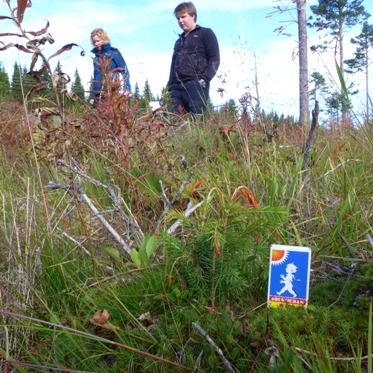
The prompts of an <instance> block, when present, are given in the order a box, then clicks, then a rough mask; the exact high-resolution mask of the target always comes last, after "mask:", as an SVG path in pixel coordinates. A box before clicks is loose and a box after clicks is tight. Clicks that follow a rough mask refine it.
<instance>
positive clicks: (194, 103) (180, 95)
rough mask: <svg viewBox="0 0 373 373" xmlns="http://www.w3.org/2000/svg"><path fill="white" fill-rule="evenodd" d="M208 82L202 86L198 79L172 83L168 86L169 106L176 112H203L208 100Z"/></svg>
mask: <svg viewBox="0 0 373 373" xmlns="http://www.w3.org/2000/svg"><path fill="white" fill-rule="evenodd" d="M209 90H210V83H207V84H206V88H203V87H202V86H201V84H200V83H199V82H198V80H190V81H189V82H186V83H182V82H180V83H177V84H173V85H172V86H171V87H170V94H171V100H172V102H171V108H170V110H171V111H172V112H173V113H176V114H183V113H185V112H190V113H192V114H204V113H205V112H206V107H207V104H208V102H209Z"/></svg>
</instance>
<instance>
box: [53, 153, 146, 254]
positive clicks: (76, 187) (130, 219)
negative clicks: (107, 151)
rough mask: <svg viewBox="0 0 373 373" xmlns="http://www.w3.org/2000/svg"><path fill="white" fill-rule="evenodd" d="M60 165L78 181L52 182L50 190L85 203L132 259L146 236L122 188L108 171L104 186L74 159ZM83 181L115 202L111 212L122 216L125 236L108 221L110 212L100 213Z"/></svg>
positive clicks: (60, 162) (59, 162)
mask: <svg viewBox="0 0 373 373" xmlns="http://www.w3.org/2000/svg"><path fill="white" fill-rule="evenodd" d="M58 164H60V165H62V166H64V167H66V168H68V169H69V170H70V171H71V172H72V173H73V174H75V175H76V176H77V180H76V181H74V182H73V183H71V184H62V183H55V182H52V181H50V182H49V183H48V185H47V188H49V189H63V190H65V191H66V192H67V193H68V194H69V195H70V196H71V197H73V198H76V199H77V200H78V202H80V203H82V202H84V203H85V204H86V205H87V206H88V207H89V208H90V210H91V211H92V213H93V215H94V216H95V217H97V219H98V220H99V221H100V222H101V224H102V225H103V226H104V227H105V228H106V229H107V230H108V231H109V232H110V234H111V235H112V236H113V237H114V238H115V240H116V241H117V242H118V243H119V244H120V247H121V249H122V250H123V252H124V254H125V255H126V256H127V257H128V258H130V252H131V249H132V247H134V241H135V242H137V243H140V242H142V241H143V239H144V234H143V232H142V230H141V228H140V226H139V224H138V223H137V221H136V219H135V218H134V216H133V215H132V213H131V211H130V209H129V208H128V206H127V205H126V204H125V203H124V201H123V200H122V198H121V190H120V188H119V187H118V186H117V185H115V184H114V183H113V181H112V176H111V174H110V172H109V171H108V170H106V172H107V175H108V177H109V180H110V181H109V183H108V184H107V185H106V184H103V183H101V182H99V181H97V180H95V179H93V178H91V177H90V176H88V175H87V174H86V173H85V172H84V171H83V170H82V169H81V168H80V166H79V165H78V163H77V162H76V161H75V160H74V159H72V161H71V164H67V163H66V162H64V161H62V160H59V161H58ZM81 179H85V180H86V181H88V182H89V183H91V184H93V185H95V186H97V187H100V188H102V189H104V190H106V191H107V192H108V194H109V196H110V198H111V200H112V201H113V204H114V206H113V208H112V209H110V212H117V213H118V214H119V215H120V218H121V220H122V221H123V222H124V224H125V232H124V235H125V237H123V235H120V234H119V233H118V232H117V231H116V230H115V229H114V227H113V226H112V225H111V224H110V223H109V222H108V221H107V220H106V218H105V217H104V215H105V214H106V213H108V212H109V210H106V211H99V210H98V209H97V208H96V206H95V205H94V203H93V202H92V200H91V199H90V198H89V197H88V196H87V194H86V193H85V191H84V188H83V185H82V182H81ZM122 206H124V207H125V209H126V211H124V209H123V207H122Z"/></svg>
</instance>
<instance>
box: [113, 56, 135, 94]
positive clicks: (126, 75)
mask: <svg viewBox="0 0 373 373" xmlns="http://www.w3.org/2000/svg"><path fill="white" fill-rule="evenodd" d="M113 59H114V62H115V65H116V66H117V68H118V71H120V73H121V74H122V76H123V80H124V87H125V88H126V90H127V91H131V83H130V72H129V70H128V67H127V64H126V61H125V60H124V58H123V56H122V54H121V53H120V52H119V51H117V52H116V53H115V54H114V56H113Z"/></svg>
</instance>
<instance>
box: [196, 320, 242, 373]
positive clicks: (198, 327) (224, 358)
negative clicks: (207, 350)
mask: <svg viewBox="0 0 373 373" xmlns="http://www.w3.org/2000/svg"><path fill="white" fill-rule="evenodd" d="M192 325H193V327H194V328H195V329H197V331H198V333H200V334H201V335H202V336H203V337H204V338H205V339H206V340H207V342H209V343H210V345H211V346H212V347H214V349H215V351H216V352H217V353H218V354H219V356H220V358H221V359H222V361H223V363H224V365H225V366H226V367H227V370H228V372H235V370H234V369H233V367H232V364H231V363H230V362H229V361H228V360H227V358H226V357H225V356H224V354H223V351H222V350H221V349H220V348H219V347H218V346H217V345H216V343H215V342H214V341H213V340H212V339H211V337H210V336H209V335H208V334H207V333H206V332H205V331H204V330H203V329H202V328H201V327H200V326H199V325H198V324H197V323H195V322H193V323H192Z"/></svg>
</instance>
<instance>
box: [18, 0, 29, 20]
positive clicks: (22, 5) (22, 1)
mask: <svg viewBox="0 0 373 373" xmlns="http://www.w3.org/2000/svg"><path fill="white" fill-rule="evenodd" d="M27 2H28V1H27V0H18V7H17V19H18V22H19V23H21V22H22V21H23V16H24V14H25V10H26V6H27Z"/></svg>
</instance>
